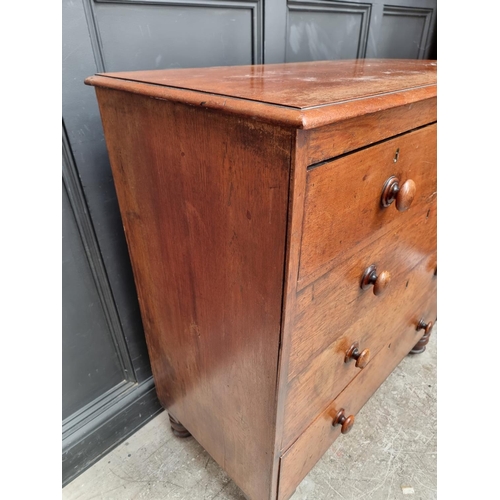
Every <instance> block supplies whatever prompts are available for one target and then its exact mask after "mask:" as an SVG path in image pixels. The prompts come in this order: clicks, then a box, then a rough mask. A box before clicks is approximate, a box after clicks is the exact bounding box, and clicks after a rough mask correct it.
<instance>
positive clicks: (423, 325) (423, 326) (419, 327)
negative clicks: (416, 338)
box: [417, 319, 434, 335]
mask: <svg viewBox="0 0 500 500" xmlns="http://www.w3.org/2000/svg"><path fill="white" fill-rule="evenodd" d="M433 326H434V323H433V322H432V321H429V322H428V323H426V322H425V321H424V320H423V319H421V320H420V321H419V322H418V325H417V332H418V331H419V330H424V331H425V335H429V334H430V333H431V330H432V327H433Z"/></svg>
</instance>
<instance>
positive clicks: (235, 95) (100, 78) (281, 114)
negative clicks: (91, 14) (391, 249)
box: [86, 59, 437, 128]
mask: <svg viewBox="0 0 500 500" xmlns="http://www.w3.org/2000/svg"><path fill="white" fill-rule="evenodd" d="M436 67H437V65H436V62H435V61H419V60H399V59H385V60H384V59H357V60H342V61H317V62H303V63H284V64H268V65H254V66H226V67H215V68H195V69H166V70H153V71H133V72H122V73H103V74H98V75H96V76H94V77H90V78H88V79H87V80H86V83H87V84H90V85H96V86H101V87H108V88H115V89H119V90H126V91H130V92H134V93H139V94H145V95H150V96H153V97H160V98H165V99H169V100H174V101H178V102H186V103H188V104H196V105H198V106H205V107H209V108H218V109H221V110H223V111H225V112H230V113H235V114H243V115H247V116H248V115H251V116H254V117H256V118H261V119H262V120H264V121H271V122H280V123H283V124H286V125H292V126H297V127H299V128H312V127H315V126H319V125H324V124H326V123H333V122H335V121H338V120H340V119H345V118H347V117H353V116H358V115H359V114H365V113H366V112H370V111H371V108H373V110H374V111H375V110H380V109H386V108H390V107H394V106H398V105H401V104H408V103H411V102H416V101H419V100H422V99H427V98H432V97H435V95H436Z"/></svg>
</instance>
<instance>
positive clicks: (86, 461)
mask: <svg viewBox="0 0 500 500" xmlns="http://www.w3.org/2000/svg"><path fill="white" fill-rule="evenodd" d="M127 385H129V386H130V384H127ZM161 411H163V408H162V407H161V405H160V402H159V401H158V398H157V396H156V389H155V386H154V382H153V377H150V378H149V379H146V380H145V381H144V382H142V383H141V384H132V385H131V386H130V387H129V389H128V390H127V391H125V392H122V393H121V394H120V397H119V398H117V399H115V401H114V403H113V404H112V405H110V406H109V407H108V408H107V409H106V411H105V412H103V413H101V414H100V415H99V417H97V418H94V419H93V420H91V421H90V422H88V423H87V424H86V425H84V426H83V427H81V428H80V429H79V431H78V432H76V433H73V434H72V436H71V437H70V439H69V440H66V443H64V446H63V453H62V479H63V484H62V485H63V487H64V486H66V485H67V484H68V483H70V482H71V481H72V480H73V479H75V478H76V477H78V476H79V475H80V474H81V473H82V472H84V471H85V470H86V469H88V468H89V467H91V466H92V465H93V464H94V463H96V462H97V461H98V460H99V459H100V458H102V456H104V455H105V454H106V453H108V452H110V451H111V450H112V449H113V448H115V447H116V446H118V445H119V444H120V443H122V442H123V441H124V440H125V439H127V438H128V437H129V436H131V435H132V434H133V433H134V432H135V431H136V430H137V429H139V428H140V427H142V426H143V425H144V424H145V423H146V422H148V421H149V420H151V419H152V418H154V417H155V416H156V415H158V414H159V413H160V412H161Z"/></svg>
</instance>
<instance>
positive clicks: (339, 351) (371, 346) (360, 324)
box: [283, 255, 437, 448]
mask: <svg viewBox="0 0 500 500" xmlns="http://www.w3.org/2000/svg"><path fill="white" fill-rule="evenodd" d="M434 263H435V256H434V255H431V256H429V257H428V258H426V259H423V260H422V261H421V262H420V263H419V264H418V265H417V266H415V267H414V268H413V269H411V270H409V271H408V272H407V273H406V274H405V275H404V276H401V278H402V279H401V280H400V283H399V284H398V285H397V286H394V290H393V293H392V294H391V295H392V296H387V297H386V298H387V302H386V303H384V304H383V306H382V305H380V306H378V307H375V308H374V309H373V310H372V311H371V312H370V313H368V314H366V315H364V316H362V317H361V318H359V319H358V320H357V321H353V322H352V323H351V324H350V325H348V326H347V327H346V328H345V330H343V331H342V332H341V335H340V336H338V338H337V339H336V340H335V341H334V342H332V343H331V344H330V345H328V346H327V347H326V348H325V349H324V350H322V351H321V352H320V353H319V354H318V355H316V356H314V357H313V358H312V359H311V361H310V363H309V364H308V365H307V366H306V367H305V369H304V370H303V371H302V372H300V373H299V374H298V375H297V376H295V377H294V378H293V379H292V380H291V381H290V382H289V383H288V390H287V395H286V403H285V420H284V435H283V447H284V448H286V447H287V446H288V445H289V444H290V443H292V442H293V441H294V440H295V439H296V438H297V436H299V435H300V434H301V433H302V432H303V431H304V429H305V428H306V427H307V426H308V425H309V423H310V422H311V420H312V419H313V418H314V417H315V415H317V414H318V413H319V411H321V409H322V408H324V407H325V405H326V404H328V401H331V400H332V399H333V398H335V397H336V396H337V395H338V394H339V393H340V392H341V391H342V390H343V389H344V388H345V387H346V386H347V385H348V384H349V383H350V382H351V381H352V380H353V379H354V378H356V377H358V376H359V375H360V374H361V373H362V372H364V371H365V370H367V368H368V367H369V366H370V364H371V363H372V360H373V359H374V357H375V356H376V355H377V353H378V352H380V351H381V350H382V349H383V347H384V345H385V343H386V342H387V341H388V339H390V338H391V336H393V335H394V333H395V330H397V328H398V325H400V323H401V320H402V319H403V318H412V324H413V330H412V331H411V336H410V337H411V338H412V339H414V337H415V335H417V330H416V327H417V324H418V322H419V320H421V319H422V320H424V321H425V322H427V321H429V318H428V317H426V314H425V310H420V308H419V307H418V304H422V303H423V302H424V301H425V300H426V299H427V300H429V298H431V297H435V296H436V288H437V279H436V278H435V276H434ZM407 283H408V285H407ZM369 293H371V292H369ZM375 298H377V297H375ZM329 323H330V325H331V328H332V329H334V325H335V317H333V318H332V319H330V322H329ZM417 340H418V339H417ZM354 343H357V344H358V352H359V353H360V354H361V353H362V357H361V358H362V359H361V361H360V362H359V363H357V362H356V360H355V359H353V358H347V359H346V356H347V355H348V353H349V350H350V349H351V347H352V345H353V344H354ZM356 364H358V366H356ZM363 364H365V366H364V367H363Z"/></svg>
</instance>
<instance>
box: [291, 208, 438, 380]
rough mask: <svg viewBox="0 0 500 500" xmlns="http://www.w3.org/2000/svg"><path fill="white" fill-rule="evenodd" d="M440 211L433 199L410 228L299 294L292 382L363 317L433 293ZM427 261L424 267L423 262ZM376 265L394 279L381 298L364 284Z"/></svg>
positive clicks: (398, 231) (378, 243) (391, 235)
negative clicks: (426, 291)
mask: <svg viewBox="0 0 500 500" xmlns="http://www.w3.org/2000/svg"><path fill="white" fill-rule="evenodd" d="M436 208H437V203H436V201H434V203H433V204H432V205H431V207H430V209H429V210H428V211H427V212H424V213H420V214H415V215H414V217H412V218H411V219H410V220H409V223H408V224H404V225H403V226H398V227H396V228H395V229H393V230H391V231H389V232H388V233H386V234H385V235H384V236H383V237H381V238H379V239H378V240H376V241H374V242H373V243H370V244H369V245H367V246H366V247H365V248H363V249H362V250H361V251H359V252H358V253H357V254H355V255H353V256H351V257H350V258H348V259H347V260H345V261H344V262H342V263H340V264H339V265H338V266H337V267H336V268H335V269H333V270H331V271H330V272H328V273H327V274H325V275H324V276H323V277H321V278H320V279H318V280H317V281H316V282H314V283H312V284H311V285H309V286H307V287H306V288H304V289H302V290H301V291H300V292H299V293H298V295H297V304H296V317H295V322H294V328H293V331H292V333H291V348H290V362H289V367H288V379H289V380H291V379H293V378H294V377H296V376H297V375H298V374H299V373H300V372H302V371H303V370H304V369H306V368H307V367H308V366H309V365H310V364H311V363H312V361H313V359H314V357H316V356H317V355H319V353H320V352H321V351H323V350H324V349H325V348H326V347H327V346H329V345H330V344H331V343H332V342H333V341H335V340H336V339H337V338H339V337H340V336H341V335H342V334H343V332H345V331H346V330H347V328H348V327H349V326H350V325H352V324H353V323H355V322H356V321H357V320H359V319H360V318H364V317H366V318H372V319H373V318H374V317H376V316H377V315H383V314H385V311H388V310H391V309H394V308H398V307H404V304H405V303H411V302H413V301H414V300H415V296H416V294H418V293H419V291H420V290H422V291H424V292H425V290H428V289H429V287H430V286H431V278H432V277H433V273H434V267H435V265H436V243H437V216H436ZM423 259H427V263H426V264H422V263H421V262H422V260H423ZM419 263H420V266H418V267H416V266H417V265H418V264H419ZM372 264H375V265H376V267H377V273H378V274H380V275H381V274H383V273H384V272H389V273H390V276H391V279H390V281H389V282H388V284H387V286H386V288H385V290H384V292H383V293H382V294H381V295H378V296H377V295H375V294H374V293H373V292H374V290H373V289H370V288H369V289H367V290H363V289H362V288H361V286H360V284H361V278H362V275H363V273H364V271H365V270H366V269H367V268H368V267H369V266H370V265H372Z"/></svg>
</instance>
